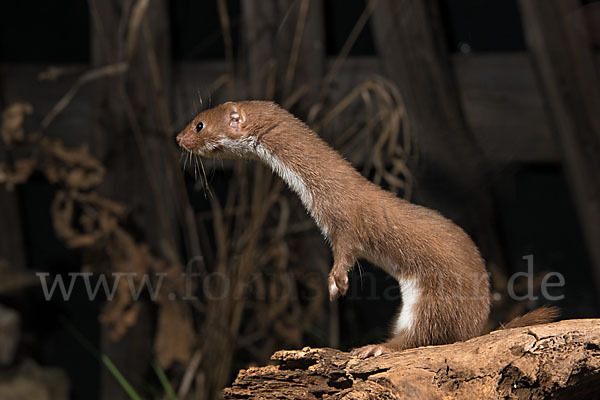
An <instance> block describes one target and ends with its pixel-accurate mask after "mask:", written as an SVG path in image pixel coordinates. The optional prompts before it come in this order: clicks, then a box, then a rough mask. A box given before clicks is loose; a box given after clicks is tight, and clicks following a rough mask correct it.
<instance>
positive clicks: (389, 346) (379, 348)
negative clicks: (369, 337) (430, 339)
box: [352, 332, 415, 358]
mask: <svg viewBox="0 0 600 400" xmlns="http://www.w3.org/2000/svg"><path fill="white" fill-rule="evenodd" d="M411 347H415V346H414V345H413V344H412V343H411V341H410V339H409V337H408V336H407V335H406V334H405V332H400V333H398V334H397V335H396V336H394V337H393V338H391V339H390V340H388V341H386V342H383V343H380V344H370V345H367V346H363V347H359V348H357V349H354V350H352V355H353V356H356V357H358V358H367V357H371V356H373V357H377V356H380V355H382V354H387V353H393V352H395V351H400V350H404V349H409V348H411Z"/></svg>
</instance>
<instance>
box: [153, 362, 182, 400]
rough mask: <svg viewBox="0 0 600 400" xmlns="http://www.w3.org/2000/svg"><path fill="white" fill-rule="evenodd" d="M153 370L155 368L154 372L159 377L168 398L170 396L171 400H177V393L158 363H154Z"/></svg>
mask: <svg viewBox="0 0 600 400" xmlns="http://www.w3.org/2000/svg"><path fill="white" fill-rule="evenodd" d="M152 368H154V372H155V373H156V376H158V380H159V381H160V384H161V385H162V387H163V389H164V391H165V393H166V394H167V396H169V399H170V400H177V395H176V394H175V391H174V390H173V387H172V386H171V383H170V382H169V378H167V375H166V374H165V371H163V369H162V368H161V367H160V365H158V363H157V362H156V361H154V362H153V363H152Z"/></svg>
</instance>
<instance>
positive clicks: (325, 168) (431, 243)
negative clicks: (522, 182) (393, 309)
mask: <svg viewBox="0 0 600 400" xmlns="http://www.w3.org/2000/svg"><path fill="white" fill-rule="evenodd" d="M177 142H178V144H179V145H180V146H181V147H183V148H184V149H186V150H187V151H189V152H192V153H194V154H196V155H200V156H203V157H215V156H219V157H223V156H225V157H235V158H243V159H254V160H259V161H261V162H263V163H265V164H266V165H268V166H269V167H270V168H271V169H272V170H273V172H274V173H276V174H277V175H279V176H280V177H281V178H282V179H283V180H284V181H285V182H286V183H287V185H288V186H289V187H290V189H291V190H292V191H294V192H295V193H296V194H297V195H298V196H299V197H300V200H301V201H302V203H303V204H304V206H305V207H306V209H307V211H308V212H309V214H310V215H311V216H312V218H313V219H314V221H315V222H316V224H317V225H318V227H319V229H320V230H321V232H322V233H323V235H324V236H325V237H326V239H327V240H328V241H329V244H330V246H331V249H332V253H333V258H334V262H333V267H332V269H331V272H330V274H329V296H330V299H331V300H332V301H333V300H335V299H336V298H338V297H339V296H341V295H344V294H346V292H347V290H348V273H349V272H350V271H351V270H352V268H353V267H354V264H355V263H356V261H357V259H359V258H363V259H366V260H368V261H370V262H372V263H373V264H375V265H377V266H379V267H380V268H382V269H383V270H384V271H386V272H387V273H388V274H390V275H391V276H393V277H394V278H396V279H397V280H398V283H399V285H400V291H401V294H402V307H401V309H400V312H399V313H398V315H397V317H396V318H395V321H394V323H393V328H392V335H391V338H390V339H389V340H388V341H386V342H384V343H381V344H374V345H368V346H364V347H361V348H359V349H356V350H354V351H353V354H354V355H356V356H358V357H360V358H366V357H369V356H378V355H381V354H384V353H388V352H392V351H398V350H403V349H407V348H412V347H418V346H424V345H435V344H446V343H452V342H456V341H462V340H466V339H469V338H471V337H475V336H477V335H479V334H481V331H482V330H483V327H484V324H485V322H486V320H487V318H488V314H489V310H490V300H489V299H490V289H489V282H488V275H487V272H486V268H485V264H484V261H483V259H482V257H481V256H480V254H479V251H478V249H477V247H476V246H475V244H474V243H473V241H472V240H471V239H470V237H469V236H468V235H467V234H466V233H465V232H464V231H463V230H462V229H461V228H460V227H458V226H457V225H456V224H454V223H453V222H451V221H450V220H448V219H446V218H444V217H443V216H442V215H441V214H439V213H438V212H436V211H433V210H430V209H427V208H425V207H421V206H418V205H415V204H411V203H409V202H408V201H406V200H404V199H401V198H399V197H397V196H396V195H394V194H393V193H391V192H388V191H385V190H383V189H382V188H380V187H379V186H377V185H375V184H373V183H372V182H370V181H368V180H367V179H366V178H364V177H363V176H362V175H361V174H360V173H358V172H357V171H356V169H354V167H353V166H352V165H351V164H350V163H349V162H348V161H346V160H344V159H343V158H342V157H341V156H340V155H339V154H338V153H337V152H336V151H335V150H333V149H332V148H331V147H330V146H329V145H328V144H327V143H326V142H325V141H323V140H322V139H320V138H319V137H318V136H317V134H316V133H315V132H313V131H312V130H311V129H310V128H309V127H308V126H307V125H306V124H304V123H303V122H302V121H300V120H299V119H297V118H295V117H294V116H293V115H292V114H290V113H289V112H287V111H286V110H284V109H282V108H280V107H279V106H278V105H277V104H275V103H272V102H265V101H243V102H235V103H234V102H228V103H225V104H222V105H219V106H217V107H214V108H212V109H209V110H206V111H203V112H201V113H200V114H199V115H198V116H196V117H195V118H194V119H193V121H192V122H191V123H190V124H189V125H188V126H187V127H186V128H185V129H184V130H183V131H182V132H181V133H179V135H178V136H177Z"/></svg>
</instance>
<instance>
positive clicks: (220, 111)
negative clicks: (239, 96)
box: [177, 102, 255, 158]
mask: <svg viewBox="0 0 600 400" xmlns="http://www.w3.org/2000/svg"><path fill="white" fill-rule="evenodd" d="M246 119H247V114H246V113H245V112H244V110H243V109H242V106H241V105H240V104H239V103H232V102H228V103H225V104H221V105H219V106H217V107H214V108H211V109H209V110H206V111H203V112H201V113H200V114H198V115H197V116H196V117H195V118H194V119H193V120H192V122H190V123H189V124H188V126H186V127H185V128H184V129H183V131H181V133H179V135H177V143H178V144H179V146H181V147H183V148H184V149H186V150H187V151H189V152H190V153H193V154H197V155H200V156H203V157H236V158H238V157H242V158H248V157H251V156H252V155H253V148H254V146H253V144H254V143H255V140H254V139H255V138H254V137H253V136H252V135H250V134H248V133H247V132H245V130H244V125H245V123H246Z"/></svg>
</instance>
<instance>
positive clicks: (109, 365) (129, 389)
mask: <svg viewBox="0 0 600 400" xmlns="http://www.w3.org/2000/svg"><path fill="white" fill-rule="evenodd" d="M100 360H101V361H102V364H104V366H105V367H106V369H108V371H109V372H110V373H111V374H112V376H114V377H115V379H116V380H117V382H119V385H121V387H122V388H123V390H124V391H125V393H127V395H128V396H129V398H130V399H131V400H141V399H142V398H141V397H140V396H139V395H138V394H137V393H136V391H135V389H134V388H133V386H131V385H130V384H129V382H128V381H127V379H125V377H124V376H123V374H121V371H119V369H118V368H117V366H116V365H115V364H114V363H113V362H112V361H111V359H110V358H108V356H107V355H106V354H102V355H101V356H100Z"/></svg>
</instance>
